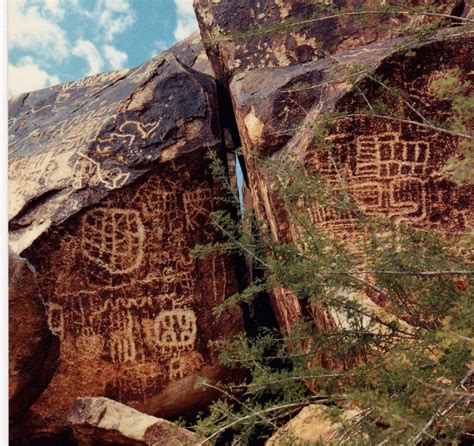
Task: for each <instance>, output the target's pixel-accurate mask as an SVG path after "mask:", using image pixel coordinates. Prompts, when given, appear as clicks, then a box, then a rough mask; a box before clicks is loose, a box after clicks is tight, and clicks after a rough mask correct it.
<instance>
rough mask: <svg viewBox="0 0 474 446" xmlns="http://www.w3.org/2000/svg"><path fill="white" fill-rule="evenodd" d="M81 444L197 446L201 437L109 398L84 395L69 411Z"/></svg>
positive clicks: (95, 445) (76, 436)
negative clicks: (85, 396)
mask: <svg viewBox="0 0 474 446" xmlns="http://www.w3.org/2000/svg"><path fill="white" fill-rule="evenodd" d="M68 421H69V423H70V424H71V426H72V429H73V432H74V437H75V439H76V440H77V442H78V444H79V445H80V446H105V445H111V446H116V445H117V446H119V445H123V446H169V445H173V446H174V445H176V446H193V445H197V444H198V437H197V436H196V435H195V434H193V433H192V432H190V431H188V430H186V429H183V428H180V427H178V426H176V425H175V424H173V423H170V422H169V421H166V420H163V419H160V418H155V417H152V416H150V415H145V414H143V413H141V412H138V410H135V409H132V408H131V407H128V406H125V405H124V404H120V403H118V402H116V401H113V400H110V399H108V398H80V399H78V400H77V401H76V402H75V403H74V405H73V406H72V408H71V410H70V411H69V414H68Z"/></svg>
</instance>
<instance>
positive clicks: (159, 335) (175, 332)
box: [155, 310, 197, 351]
mask: <svg viewBox="0 0 474 446" xmlns="http://www.w3.org/2000/svg"><path fill="white" fill-rule="evenodd" d="M155 331H156V339H157V344H158V346H159V347H161V348H162V349H164V350H176V351H183V350H192V349H193V348H194V343H195V341H196V331H197V326H196V315H195V314H194V312H193V311H192V310H172V311H163V312H162V313H161V314H160V315H159V316H158V317H157V318H156V321H155Z"/></svg>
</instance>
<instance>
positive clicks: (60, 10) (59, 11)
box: [43, 0, 66, 20]
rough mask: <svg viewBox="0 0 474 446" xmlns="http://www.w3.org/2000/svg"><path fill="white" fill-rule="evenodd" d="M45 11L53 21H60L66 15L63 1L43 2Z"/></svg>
mask: <svg viewBox="0 0 474 446" xmlns="http://www.w3.org/2000/svg"><path fill="white" fill-rule="evenodd" d="M43 3H44V8H45V10H46V11H47V12H48V13H50V14H51V15H52V16H53V17H54V18H55V19H59V20H61V19H62V18H63V17H64V14H65V13H66V9H65V5H64V1H63V0H43Z"/></svg>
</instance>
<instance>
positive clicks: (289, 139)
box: [230, 33, 474, 329]
mask: <svg viewBox="0 0 474 446" xmlns="http://www.w3.org/2000/svg"><path fill="white" fill-rule="evenodd" d="M457 34H458V33H457ZM400 43H401V41H400V39H395V40H392V41H389V42H385V43H376V44H372V45H369V46H367V47H364V48H362V49H360V50H349V51H348V52H345V53H341V54H340V55H339V60H341V61H342V62H338V63H335V62H334V61H332V60H327V59H324V60H321V61H316V62H311V63H308V64H304V65H296V66H291V67H287V68H263V69H258V70H252V71H250V72H249V73H246V74H243V75H238V76H235V77H234V78H233V80H232V82H231V85H230V90H231V95H232V98H233V101H234V104H235V112H236V117H237V123H238V125H239V130H240V135H241V138H242V141H243V145H244V148H245V149H246V151H247V158H246V165H247V171H248V175H249V179H250V185H251V190H252V201H253V204H254V207H255V210H256V212H257V213H258V214H259V215H260V217H261V218H263V219H264V220H265V221H267V222H268V224H269V227H270V228H271V230H272V233H273V236H274V237H275V238H276V239H277V240H281V241H291V240H293V241H294V240H296V239H297V238H298V229H297V228H295V227H293V226H291V225H289V224H288V216H286V215H285V214H284V210H283V209H282V205H281V203H279V201H278V198H277V197H276V194H275V193H273V192H272V181H273V180H272V178H271V177H270V176H269V175H268V174H267V173H266V172H265V171H264V170H263V169H262V168H258V167H257V166H256V165H255V162H254V161H253V157H252V156H250V152H251V151H252V150H255V149H257V148H258V149H257V150H258V154H259V156H260V157H262V158H270V159H275V160H290V161H289V162H291V159H293V160H302V161H303V164H304V165H305V168H306V169H307V170H308V171H311V172H316V173H319V174H322V175H323V177H324V178H325V179H326V180H328V181H329V182H331V183H332V184H337V183H338V181H339V178H340V177H342V178H343V181H344V183H345V184H346V186H347V188H348V189H349V191H350V194H351V198H352V200H353V201H354V202H355V203H356V205H357V206H358V208H359V209H361V210H362V211H363V212H365V213H366V214H367V215H383V216H387V217H390V218H392V219H393V220H395V221H397V222H404V223H406V224H409V225H412V226H415V227H417V228H421V229H426V230H432V231H436V232H438V233H450V234H456V233H462V232H464V231H466V230H467V228H468V227H469V225H470V224H469V222H472V217H473V209H472V196H473V189H472V187H471V186H460V185H457V184H455V183H453V182H452V181H450V180H449V179H448V178H447V176H446V174H445V173H443V171H442V168H443V166H444V165H445V164H446V162H447V160H448V159H449V158H450V157H451V156H453V155H455V153H456V151H457V147H458V144H459V142H460V139H459V138H457V137H455V136H452V135H450V134H448V133H445V132H440V131H435V130H433V129H430V128H428V127H427V126H425V125H423V123H422V124H421V125H418V124H416V123H407V122H400V121H397V120H396V119H395V120H390V119H387V118H384V117H383V116H379V117H374V116H368V115H366V114H365V115H364V114H363V113H360V112H359V111H358V110H359V109H360V107H361V103H360V101H361V99H356V91H352V89H351V86H350V85H349V84H348V83H347V82H345V81H344V80H342V81H341V82H330V83H329V84H328V81H330V80H331V79H334V77H335V76H337V74H338V73H340V72H344V69H347V67H349V66H351V64H355V63H357V64H361V65H362V66H366V67H367V66H375V67H377V69H376V71H375V73H376V75H378V76H381V77H382V78H384V79H387V80H388V81H389V82H390V85H392V86H393V87H394V88H399V89H402V90H404V91H405V92H406V93H407V94H408V95H411V97H413V98H415V99H414V107H415V108H419V109H422V108H423V109H425V110H426V118H427V119H433V118H439V117H440V116H443V115H444V116H445V117H447V116H448V115H449V113H448V109H449V104H448V103H446V101H444V100H441V99H439V98H438V97H437V96H436V95H435V93H434V92H433V91H432V90H431V87H430V86H431V82H432V81H433V80H434V79H438V78H440V77H442V76H443V74H444V73H447V72H448V70H449V69H451V68H455V67H457V68H459V69H460V70H461V72H462V77H463V79H467V76H468V73H469V72H470V71H471V70H472V61H471V58H470V57H469V56H468V54H469V53H470V52H472V50H473V47H474V42H473V36H472V33H471V34H470V33H466V34H464V35H461V36H459V35H458V36H457V37H455V38H450V37H449V35H446V34H444V33H441V34H440V35H439V36H438V37H436V38H433V40H432V41H431V42H429V43H425V44H423V45H419V46H416V45H413V46H412V47H411V48H412V49H411V51H412V52H413V53H410V55H409V56H407V55H405V52H406V50H405V51H402V50H399V49H398V47H399V45H400ZM263 79H266V82H265V87H264V88H261V85H262V81H263ZM362 79H363V77H362ZM365 82H366V87H367V90H368V91H369V93H368V95H367V100H368V101H369V102H371V103H375V102H377V101H379V102H383V103H385V104H387V105H389V107H390V105H393V104H394V99H393V97H391V96H390V95H389V94H387V93H386V92H385V91H384V90H383V89H381V88H380V87H379V86H378V85H377V82H376V81H374V80H371V79H367V80H365ZM301 84H303V85H305V86H306V87H302V88H300V87H299V86H300V85H301ZM295 86H296V87H295ZM342 110H344V111H349V112H350V116H347V117H344V118H341V119H339V120H337V121H336V124H335V125H334V127H333V128H332V129H331V131H330V136H329V139H330V142H331V148H330V150H321V148H320V147H319V146H318V144H317V143H315V140H314V138H313V135H314V133H315V131H316V128H315V122H316V120H317V118H318V116H321V115H322V114H324V113H328V112H339V111H342ZM404 112H405V113H406V115H407V116H408V118H407V119H408V120H413V121H415V120H416V118H417V117H416V116H414V115H413V111H411V110H410V109H409V108H408V106H406V108H405V110H404ZM335 166H336V167H335ZM308 212H309V214H310V216H311V218H312V221H313V222H314V224H315V226H317V227H318V228H319V229H321V230H323V231H325V232H326V233H328V234H333V235H335V236H337V237H342V238H345V239H350V238H351V237H352V238H353V237H355V236H356V234H357V224H356V217H355V215H352V214H350V213H348V214H347V215H341V214H336V213H334V212H333V211H331V209H328V208H324V206H321V205H319V204H318V203H314V205H313V206H311V208H309V209H308ZM276 294H277V297H276V298H275V305H274V307H275V309H276V313H277V317H278V318H279V320H280V324H281V326H282V327H285V328H286V329H290V327H291V326H292V325H293V323H294V321H295V319H297V318H298V317H299V316H300V315H301V314H302V311H301V308H300V304H299V302H298V301H297V300H296V298H295V297H292V296H291V294H289V293H285V292H284V291H283V290H277V291H276ZM323 319H324V318H323ZM328 324H329V325H330V324H331V322H328V321H324V323H323V322H321V325H323V326H327V325H328Z"/></svg>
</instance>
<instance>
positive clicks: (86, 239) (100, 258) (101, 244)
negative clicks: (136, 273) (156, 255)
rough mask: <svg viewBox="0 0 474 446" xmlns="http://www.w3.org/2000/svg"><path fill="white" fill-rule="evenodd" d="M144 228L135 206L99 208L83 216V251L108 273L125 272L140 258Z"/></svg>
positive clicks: (138, 263) (133, 266)
mask: <svg viewBox="0 0 474 446" xmlns="http://www.w3.org/2000/svg"><path fill="white" fill-rule="evenodd" d="M144 239H145V228H144V226H143V223H142V221H141V218H140V214H139V213H138V212H137V211H135V210H131V209H129V210H125V209H114V208H112V209H110V208H108V209H107V208H99V209H94V210H93V211H92V212H90V213H88V214H86V215H85V216H84V220H83V225H82V240H81V242H82V243H81V245H82V251H83V254H84V255H85V256H86V257H87V258H88V259H90V260H92V261H93V262H95V263H97V264H98V265H99V266H100V267H102V268H104V269H106V270H107V271H108V272H110V273H111V274H126V273H129V272H131V271H133V270H134V269H136V268H138V267H139V266H140V264H141V262H142V260H143V242H144Z"/></svg>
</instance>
